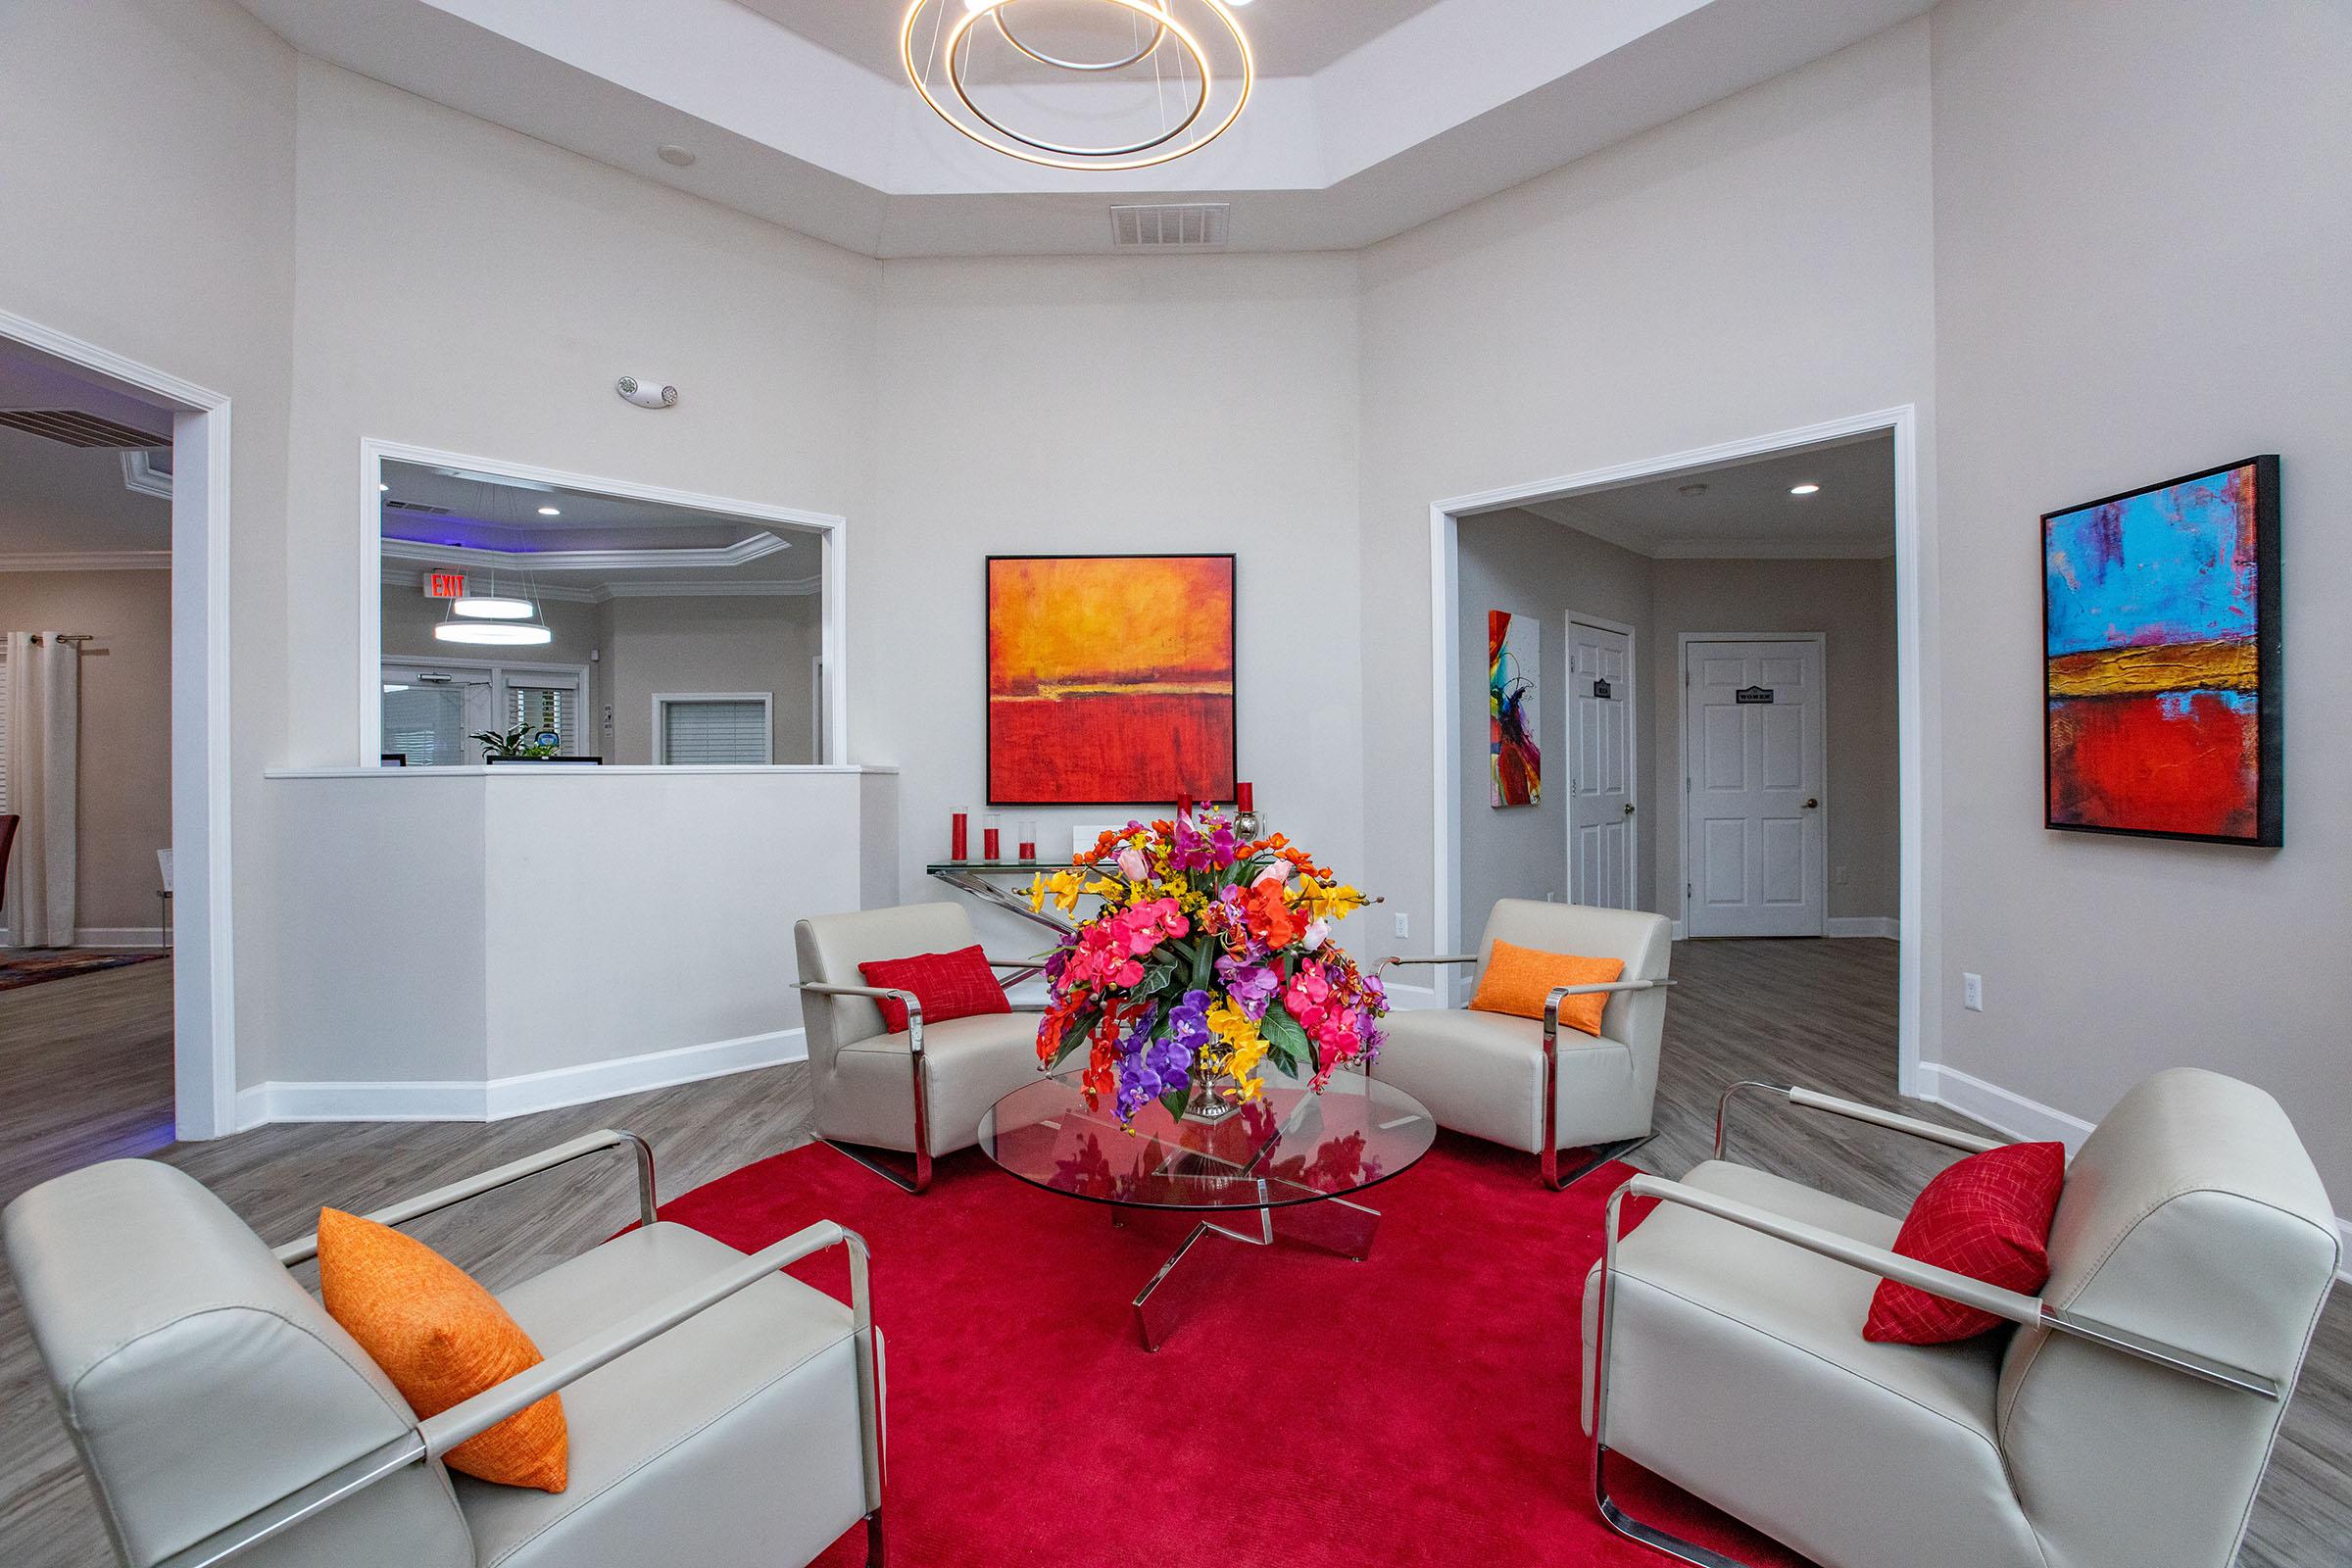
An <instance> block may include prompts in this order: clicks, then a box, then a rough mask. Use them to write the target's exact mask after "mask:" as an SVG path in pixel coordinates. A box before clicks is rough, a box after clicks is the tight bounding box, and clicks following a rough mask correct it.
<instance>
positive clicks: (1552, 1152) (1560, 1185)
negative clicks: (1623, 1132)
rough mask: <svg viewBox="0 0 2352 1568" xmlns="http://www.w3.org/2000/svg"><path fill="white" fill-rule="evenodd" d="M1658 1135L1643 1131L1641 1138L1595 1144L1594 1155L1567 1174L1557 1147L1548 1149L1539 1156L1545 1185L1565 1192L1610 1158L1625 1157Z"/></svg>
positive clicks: (1555, 1190) (1554, 1190) (1553, 1189)
mask: <svg viewBox="0 0 2352 1568" xmlns="http://www.w3.org/2000/svg"><path fill="white" fill-rule="evenodd" d="M1657 1136H1658V1135H1657V1134H1656V1133H1643V1134H1642V1136H1641V1137H1639V1138H1628V1139H1626V1140H1624V1141H1623V1142H1621V1143H1615V1144H1594V1145H1593V1147H1592V1149H1591V1151H1590V1152H1591V1154H1592V1156H1593V1157H1592V1158H1590V1159H1588V1160H1586V1161H1585V1162H1584V1163H1583V1164H1581V1165H1579V1166H1577V1167H1576V1168H1575V1169H1573V1170H1571V1171H1568V1172H1566V1173H1565V1174H1563V1173H1562V1172H1561V1170H1560V1152H1559V1151H1558V1150H1556V1149H1547V1150H1545V1151H1544V1152H1543V1154H1542V1155H1540V1156H1539V1161H1538V1162H1539V1164H1540V1165H1541V1166H1542V1169H1543V1176H1544V1186H1545V1187H1548V1188H1550V1189H1551V1190H1552V1191H1553V1192H1555V1193H1558V1192H1565V1191H1566V1190H1567V1189H1568V1188H1570V1187H1572V1186H1574V1185H1575V1184H1576V1183H1578V1182H1580V1181H1582V1180H1584V1179H1585V1178H1586V1177H1587V1176H1590V1175H1592V1174H1593V1172H1594V1171H1596V1170H1598V1169H1600V1167H1601V1166H1603V1165H1606V1164H1607V1163H1608V1162H1609V1161H1610V1160H1612V1159H1623V1158H1625V1156H1626V1155H1628V1154H1630V1153H1632V1152H1635V1151H1636V1150H1638V1149H1640V1148H1642V1146H1643V1145H1644V1144H1647V1143H1648V1142H1649V1141H1650V1140H1651V1139H1653V1138H1655V1137H1657Z"/></svg>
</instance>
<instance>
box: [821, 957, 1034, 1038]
mask: <svg viewBox="0 0 2352 1568" xmlns="http://www.w3.org/2000/svg"><path fill="white" fill-rule="evenodd" d="M858 973H859V974H862V975H864V976H865V983H866V984H867V985H869V986H889V987H890V988H892V989H893V990H896V991H911V992H913V993H914V997H915V1000H916V1001H917V1002H920V1003H921V1004H922V1005H923V1022H925V1023H946V1022H947V1021H948V1020H949V1019H950V1018H975V1017H978V1016H979V1015H980V1014H982V1013H984V1012H1010V1011H1011V1010H1012V1004H1011V1003H1010V1002H1008V1001H1006V1000H1005V987H1004V986H1003V985H1002V984H1000V983H999V982H998V980H997V972H996V971H995V970H994V969H991V968H990V967H989V966H988V958H987V956H986V955H984V954H983V953H981V951H980V948H979V945H978V944H976V943H975V944H974V945H973V946H971V947H968V948H960V949H958V950H957V951H956V952H954V953H918V954H916V955H915V956H913V957H911V958H884V959H882V960H880V961H879V962H875V963H861V964H859V965H858ZM874 1005H875V1006H877V1007H880V1008H881V1009H882V1026H883V1027H884V1028H886V1029H888V1030H889V1031H890V1032H891V1033H892V1034H894V1035H895V1034H899V1033H901V1032H903V1031H904V1030H905V1029H906V1027H907V1004H905V1003H903V1002H901V1001H899V1000H897V999H896V998H889V999H883V998H876V999H875V1001H874Z"/></svg>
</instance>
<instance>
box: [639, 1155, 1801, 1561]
mask: <svg viewBox="0 0 2352 1568" xmlns="http://www.w3.org/2000/svg"><path fill="white" fill-rule="evenodd" d="M1631 1174H1632V1172H1631V1170H1630V1169H1629V1168H1628V1167H1626V1166H1624V1165H1611V1166H1606V1167H1603V1168H1602V1169H1601V1170H1599V1171H1596V1172H1594V1173H1593V1175H1592V1176H1590V1177H1587V1178H1586V1179H1585V1180H1583V1181H1581V1182H1578V1183H1577V1184H1576V1185H1575V1186H1574V1187H1572V1188H1571V1189H1569V1190H1568V1191H1567V1192H1565V1193H1557V1194H1554V1193H1547V1192H1545V1191H1544V1190H1543V1188H1542V1187H1541V1186H1540V1185H1539V1184H1538V1183H1537V1181H1536V1175H1535V1162H1534V1161H1533V1160H1532V1159H1530V1158H1529V1157H1528V1156H1526V1155H1524V1154H1512V1153H1509V1152H1505V1151H1501V1150H1496V1149H1493V1148H1490V1147H1489V1146H1486V1145H1483V1144H1477V1143H1473V1142H1471V1141H1470V1140H1468V1139H1461V1138H1455V1137H1453V1136H1451V1135H1450V1134H1449V1135H1446V1136H1444V1137H1442V1138H1441V1139H1440V1140H1439V1142H1438V1147H1437V1148H1436V1149H1435V1150H1434V1151H1432V1152H1431V1153H1430V1154H1429V1156H1428V1157H1427V1158H1425V1159H1424V1160H1422V1161H1421V1163H1420V1164H1418V1165H1416V1166H1414V1167H1413V1168H1412V1169H1411V1170H1408V1171H1406V1172H1404V1173H1403V1174H1402V1175H1400V1176H1398V1177H1397V1179H1396V1180H1394V1181H1392V1182H1389V1183H1388V1184H1386V1185H1384V1186H1382V1187H1379V1188H1377V1189H1375V1190H1374V1191H1373V1192H1372V1193H1371V1194H1370V1195H1369V1197H1368V1199H1367V1201H1369V1202H1370V1203H1372V1204H1373V1205H1375V1206H1376V1207H1378V1208H1379V1209H1381V1210H1382V1212H1383V1215H1384V1216H1385V1217H1384V1218H1383V1220H1382V1222H1381V1227H1380V1235H1379V1238H1378V1240H1377V1242H1376V1243H1375V1245H1374V1248H1373V1251H1372V1255H1371V1257H1370V1258H1369V1259H1368V1260H1367V1261H1364V1262H1361V1263H1358V1262H1351V1261H1349V1260H1348V1259H1347V1258H1344V1257H1338V1256H1334V1255H1331V1254H1328V1253H1320V1252H1316V1251H1313V1250H1307V1249H1303V1248H1299V1247H1293V1246H1289V1245H1283V1246H1278V1247H1276V1248H1275V1249H1273V1250H1269V1251H1260V1250H1256V1249H1254V1248H1247V1247H1242V1246H1239V1245H1233V1246H1227V1247H1222V1248H1221V1249H1220V1250H1218V1251H1217V1252H1216V1254H1215V1255H1213V1256H1210V1257H1205V1258H1188V1259H1187V1260H1186V1261H1187V1264H1188V1265H1194V1264H1201V1265H1205V1266H1206V1267H1207V1268H1208V1269H1209V1270H1210V1271H1211V1272H1212V1274H1213V1275H1214V1278H1213V1279H1212V1281H1211V1282H1210V1289H1209V1292H1208V1299H1207V1300H1206V1301H1205V1303H1204V1304H1202V1305H1201V1306H1200V1307H1199V1308H1198V1309H1197V1310H1196V1314H1195V1315H1194V1317H1193V1318H1191V1319H1190V1320H1189V1321H1187V1322H1186V1323H1185V1324H1184V1326H1183V1327H1182V1328H1180V1329H1179V1330H1178V1331H1177V1332H1176V1334H1175V1336H1174V1337H1173V1338H1172V1339H1171V1340H1170V1341H1169V1342H1168V1343H1167V1345H1166V1346H1165V1348H1162V1349H1161V1350H1160V1351H1159V1352H1158V1353H1157V1354H1152V1353H1149V1352H1147V1351H1146V1350H1144V1349H1143V1348H1141V1346H1139V1345H1138V1344H1137V1342H1136V1334H1135V1329H1134V1327H1133V1325H1132V1323H1131V1322H1130V1320H1129V1310H1128V1302H1129V1300H1130V1299H1131V1298H1132V1297H1133V1296H1134V1295H1135V1292H1136V1290H1137V1289H1138V1287H1140V1286H1141V1285H1142V1284H1143V1282H1144V1281H1145V1280H1147V1279H1149V1278H1151V1277H1152V1270H1153V1269H1155V1268H1156V1267H1157V1266H1158V1265H1159V1263H1160V1260H1161V1259H1162V1258H1164V1257H1166V1256H1167V1254H1168V1252H1169V1250H1171V1249H1173V1248H1174V1247H1175V1245H1176V1244H1177V1243H1178V1242H1179V1241H1181V1240H1182V1239H1183V1237H1184V1234H1185V1231H1186V1229H1187V1227H1188V1225H1189V1223H1190V1222H1189V1221H1187V1220H1183V1219H1181V1218H1176V1217H1170V1216H1163V1217H1158V1218H1154V1217H1152V1216H1148V1215H1139V1216H1135V1217H1133V1218H1132V1220H1131V1222H1130V1223H1129V1224H1128V1225H1127V1226H1126V1227H1124V1228H1116V1229H1114V1228H1113V1227H1112V1225H1111V1221H1110V1215H1109V1213H1108V1211H1107V1210H1105V1209H1103V1208H1101V1207H1099V1206H1097V1205H1095V1204H1092V1203H1083V1202H1079V1201H1074V1200H1072V1199H1068V1198H1063V1197H1059V1196H1056V1195H1054V1194H1051V1193H1045V1192H1040V1191H1038V1190H1037V1189H1035V1188H1031V1187H1026V1186H1023V1185H1022V1184H1021V1183H1019V1182H1017V1181H1015V1180H1013V1179H1012V1178H1011V1177H1009V1176H1006V1175H1005V1174H1004V1173H1003V1172H1002V1171H999V1170H998V1169H996V1168H995V1167H994V1166H992V1165H990V1164H989V1163H988V1162H987V1161H986V1160H985V1159H983V1158H982V1157H981V1155H980V1154H979V1152H977V1151H976V1150H966V1151H964V1152H962V1153H959V1154H956V1155H952V1156H950V1157H948V1158H946V1159H943V1160H941V1161H940V1163H939V1166H938V1176H937V1180H936V1182H935V1183H934V1185H933V1186H932V1188H931V1191H930V1192H929V1193H928V1194H926V1195H925V1196H923V1197H921V1198H910V1197H907V1195H906V1194H904V1193H901V1192H899V1191H898V1190H897V1189H895V1188H893V1187H890V1186H889V1185H887V1184H886V1183H884V1182H883V1181H882V1180H881V1179H880V1178H878V1177H876V1176H873V1175H871V1174H869V1173H868V1172H866V1171H865V1170H863V1169H861V1168H859V1167H858V1165H856V1164H854V1163H852V1162H851V1161H850V1160H849V1159H848V1158H846V1157H845V1156H843V1155H841V1154H840V1153H837V1152H834V1151H833V1150H830V1149H826V1148H824V1147H822V1146H819V1145H812V1146H809V1147H807V1148H803V1149H798V1150H795V1151H793V1152H790V1153H785V1154H779V1155H777V1156H775V1157H774V1158H772V1159H766V1160H762V1161H760V1163H758V1164H755V1165H750V1166H747V1167H745V1168H743V1169H741V1170H738V1171H735V1172H733V1173H732V1174H730V1175H726V1176H722V1177H720V1178H719V1179H718V1180H717V1181H715V1182H712V1183H711V1184H709V1185H708V1186H705V1187H702V1188H698V1189H697V1190H695V1191H694V1192H691V1193H687V1194H684V1195H683V1196H681V1197H679V1198H676V1199H673V1200H671V1201H669V1202H668V1203H666V1204H664V1205H662V1217H663V1218H664V1219H668V1220H673V1221H676V1222H677V1223H680V1224H683V1225H689V1226H692V1227H694V1228H695V1229H697V1230H700V1231H703V1232H705V1233H706V1234H708V1235H711V1236H714V1237H716V1238H718V1239H719V1240H720V1241H723V1242H726V1243H728V1244H730V1245H732V1246H734V1247H738V1248H741V1249H743V1250H746V1251H749V1250H754V1249H757V1248H760V1247H763V1246H765V1245H766V1244H768V1243H769V1242H772V1241H775V1240H777V1239H778V1238H780V1237H783V1236H787V1235H789V1234H791V1233H792V1232H793V1231H795V1230H798V1229H800V1228H801V1227H802V1226H804V1225H807V1224H809V1223H810V1222H811V1221H813V1220H817V1219H833V1220H837V1221H839V1222H841V1223H842V1224H844V1225H847V1226H849V1227H851V1228H852V1229H854V1230H857V1231H859V1232H862V1233H863V1234H864V1236H865V1238H866V1240H867V1241H868V1242H869V1243H870V1244H871V1245H872V1247H873V1281H874V1317H875V1321H876V1322H877V1323H878V1324H879V1325H880V1326H881V1328H882V1329H883V1331H884V1333H885V1334H886V1335H887V1336H888V1346H889V1380H890V1381H889V1395H888V1397H889V1435H890V1458H889V1476H888V1492H887V1494H886V1497H885V1502H884V1515H885V1518H886V1519H887V1520H888V1521H889V1529H890V1548H891V1557H892V1560H893V1561H896V1562H907V1563H916V1564H920V1565H921V1568H1009V1565H1015V1564H1017V1565H1020V1568H1116V1565H1122V1564H1124V1565H1137V1564H1150V1565H1152V1568H1264V1565H1269V1564H1281V1565H1283V1568H1456V1565H1461V1564H1486V1565H1493V1568H1506V1565H1507V1568H1521V1565H1526V1568H1656V1565H1658V1564H1660V1563H1663V1562H1665V1561H1666V1560H1667V1559H1665V1558H1664V1557H1662V1556H1660V1555H1659V1554H1657V1553H1656V1552H1652V1551H1647V1550H1644V1549H1643V1548H1642V1547H1640V1546H1637V1545H1635V1544H1632V1543H1631V1542H1628V1541H1625V1540H1623V1539H1621V1538H1620V1537H1617V1536H1615V1535H1613V1534H1611V1533H1610V1531H1609V1530H1608V1528H1607V1527H1606V1526H1605V1525H1603V1524H1602V1523H1601V1520H1600V1517H1599V1515H1598V1514H1597V1512H1596V1511H1595V1510H1594V1508H1593V1498H1592V1493H1591V1491H1590V1489H1589V1485H1588V1483H1587V1480H1586V1457H1585V1453H1586V1449H1585V1439H1584V1435H1583V1433H1582V1432H1581V1431H1579V1429H1578V1421H1577V1398H1578V1384H1579V1365H1578V1363H1579V1360H1580V1355H1579V1344H1580V1317H1581V1308H1582V1296H1583V1290H1584V1281H1585V1271H1586V1269H1587V1267H1589V1266H1590V1265H1591V1263H1592V1262H1593V1258H1594V1257H1595V1256H1596V1255H1597V1254H1598V1253H1599V1250H1600V1218H1601V1206H1602V1204H1603V1203H1604V1202H1605V1201H1606V1200H1607V1198H1608V1195H1609V1193H1610V1191H1611V1190H1612V1189H1614V1188H1615V1187H1616V1186H1617V1185H1618V1184H1619V1183H1620V1182H1622V1181H1624V1180H1625V1179H1626V1177H1627V1176H1629V1175H1631ZM1213 1243H1214V1239H1213V1238H1212V1239H1211V1244H1213ZM1204 1245H1210V1244H1204ZM793 1272H794V1273H795V1274H798V1275H801V1276H802V1277H804V1278H806V1279H808V1280H809V1283H810V1284H813V1285H817V1286H819V1287H820V1288H824V1289H829V1290H831V1291H832V1292H834V1294H836V1295H837V1296H846V1294H847V1269H846V1266H845V1265H844V1264H843V1263H842V1261H841V1257H840V1254H839V1253H838V1252H831V1253H824V1254H820V1255H819V1256H818V1257H816V1258H812V1259H810V1260H809V1262H807V1263H804V1264H802V1265H800V1266H798V1267H796V1268H795V1269H794V1270H793ZM1610 1480H1611V1483H1612V1485H1613V1486H1614V1487H1615V1489H1616V1490H1617V1493H1618V1496H1619V1500H1620V1501H1621V1502H1623V1503H1624V1504H1625V1506H1626V1507H1627V1508H1628V1509H1629V1510H1630V1511H1632V1512H1634V1513H1635V1514H1637V1515H1638V1516H1640V1517H1643V1518H1646V1519H1648V1520H1649V1521H1651V1522H1652V1523H1656V1524H1659V1525H1662V1526H1664V1527H1666V1528H1668V1529H1670V1530H1674V1531H1676V1532H1678V1533H1679V1534H1682V1535H1684V1536H1686V1537H1689V1538H1692V1539H1695V1540H1698V1541H1700V1542H1704V1543H1706V1544H1708V1545H1709V1546H1711V1547H1713V1548H1714V1549H1716V1550H1718V1551H1728V1552H1730V1553H1731V1554H1732V1555H1734V1556H1736V1557H1738V1558H1739V1559H1740V1560H1742V1561H1744V1562H1748V1563H1752V1564H1757V1565H1759V1568H1801V1564H1800V1562H1799V1559H1797V1558H1795V1557H1794V1556H1792V1555H1791V1554H1790V1553H1789V1552H1788V1551H1787V1550H1785V1549H1784V1548H1782V1547H1780V1546H1779V1545H1777V1544H1774V1543H1772V1542H1770V1541H1767V1540H1764V1539H1762V1538H1761V1537H1759V1536H1756V1535H1755V1534H1753V1533H1752V1532H1750V1531H1747V1530H1745V1529H1743V1528H1741V1527H1740V1525H1738V1524H1737V1523H1735V1522H1733V1521H1732V1520H1729V1519H1727V1518H1725V1517H1724V1516H1723V1515H1721V1514H1719V1513H1716V1512H1715V1511H1714V1510H1713V1509H1710V1508H1708V1507H1707V1506H1706V1505H1705V1504H1704V1503H1702V1502H1700V1501H1698V1500H1697V1499H1696V1498H1694V1497H1692V1496H1691V1495H1688V1494H1686V1493H1683V1492H1680V1491H1677V1490H1676V1489H1675V1488H1673V1487H1671V1486H1668V1485H1667V1484H1665V1483H1664V1482H1662V1481H1659V1480H1657V1479H1655V1478H1654V1477H1650V1476H1648V1475H1646V1474H1644V1473H1642V1472H1641V1471H1640V1470H1639V1469H1638V1467H1636V1466H1634V1465H1633V1464H1631V1463H1623V1464H1622V1467H1621V1468H1620V1466H1619V1465H1617V1464H1613V1465H1612V1467H1611V1476H1610ZM863 1543H864V1532H863V1530H862V1528H859V1529H854V1530H852V1531H851V1532H850V1533H849V1535H848V1536H846V1537H844V1538H843V1539H842V1541H841V1542H839V1543H838V1544H836V1545H835V1546H834V1547H833V1549H832V1550H830V1551H828V1552H827V1553H826V1554H825V1555H824V1556H823V1557H821V1558H819V1559H818V1562H819V1565H820V1568H856V1565H857V1564H858V1563H860V1562H862V1561H863V1560H864V1544H863Z"/></svg>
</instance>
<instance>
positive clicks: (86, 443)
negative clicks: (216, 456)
mask: <svg viewBox="0 0 2352 1568" xmlns="http://www.w3.org/2000/svg"><path fill="white" fill-rule="evenodd" d="M0 425H5V426H7V427H8V428H9V429H11V430H24V431H26V432H28V433H30V434H32V435H45V436H47V437H48V438H49V439H50V440H52V441H63V442H64V443H65V444H66V445H68V446H70V447H153V446H170V445H171V444H172V437H171V436H170V435H168V434H165V435H159V434H157V433H155V432H154V431H152V430H133V429H132V428H131V427H130V426H129V425H127V424H118V423H116V422H115V421H114V420H112V419H102V418H100V417H98V416H97V415H95V414H84V413H82V412H81V411H80V410H79V409H0Z"/></svg>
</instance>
